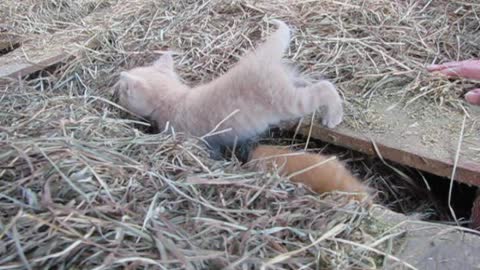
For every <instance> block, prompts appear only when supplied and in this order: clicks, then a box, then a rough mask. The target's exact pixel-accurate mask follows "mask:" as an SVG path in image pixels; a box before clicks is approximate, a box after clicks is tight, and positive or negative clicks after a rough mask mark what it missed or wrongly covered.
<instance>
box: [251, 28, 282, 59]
mask: <svg viewBox="0 0 480 270" xmlns="http://www.w3.org/2000/svg"><path fill="white" fill-rule="evenodd" d="M271 22H272V23H273V24H275V25H276V26H277V27H278V29H277V31H275V32H274V33H272V34H271V35H270V36H269V37H268V38H267V40H266V41H265V43H263V44H262V45H260V46H259V47H258V48H257V50H256V52H257V55H259V56H260V57H265V58H267V59H272V58H274V59H281V58H282V56H283V54H284V53H285V51H286V50H287V49H288V47H289V45H290V27H288V25H287V24H286V23H285V22H283V21H281V20H276V19H274V20H272V21H271Z"/></svg>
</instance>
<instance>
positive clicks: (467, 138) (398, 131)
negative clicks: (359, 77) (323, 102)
mask: <svg viewBox="0 0 480 270" xmlns="http://www.w3.org/2000/svg"><path fill="white" fill-rule="evenodd" d="M391 104H392V102H389V101H388V100H387V99H383V100H381V101H380V102H377V103H374V104H372V105H371V106H370V108H368V110H367V111H368V112H367V113H370V114H373V115H375V116H377V117H375V118H374V119H373V120H372V119H370V120H369V121H366V120H365V118H366V117H364V116H362V115H354V116H353V117H352V116H349V117H347V118H346V120H345V123H343V124H342V125H340V126H339V127H337V128H335V129H327V128H324V127H322V126H321V125H320V124H318V123H319V121H315V122H316V123H315V124H313V126H311V129H310V124H309V121H307V120H305V123H303V125H302V126H301V128H300V133H301V134H302V135H305V136H307V135H308V134H309V133H311V137H312V138H315V139H319V140H322V141H325V142H328V143H331V144H334V145H338V146H342V147H346V148H350V149H353V150H356V151H359V152H363V153H365V154H368V155H372V156H378V154H380V155H381V156H382V157H383V158H384V159H386V160H390V161H394V162H397V163H400V164H403V165H406V166H410V167H413V168H416V169H419V170H422V171H426V172H429V173H432V174H435V175H439V176H443V177H448V178H450V177H451V174H452V170H453V167H454V162H455V155H456V153H457V148H458V141H459V138H460V131H461V127H462V122H463V115H462V114H461V113H460V112H457V111H454V110H449V109H445V110H438V108H433V107H431V106H430V105H428V104H422V103H421V102H420V103H419V104H417V105H415V106H413V107H407V108H393V109H392V108H391ZM436 110H437V111H436ZM469 111H470V112H469V113H470V118H468V119H467V121H466V125H465V131H464V134H463V135H464V136H463V138H462V147H461V148H460V152H459V154H460V156H459V160H458V163H457V167H456V173H455V176H454V179H455V180H458V181H460V182H463V183H466V184H469V185H475V186H480V123H479V122H480V121H479V120H480V107H474V106H472V107H470V108H469ZM378 116H380V117H378ZM354 117H356V118H357V120H353V118H354ZM358 122H368V123H367V124H358ZM374 145H376V146H377V149H378V152H377V150H376V149H375V147H374Z"/></svg>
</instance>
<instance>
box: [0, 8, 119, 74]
mask: <svg viewBox="0 0 480 270" xmlns="http://www.w3.org/2000/svg"><path fill="white" fill-rule="evenodd" d="M109 12H110V9H102V10H98V11H95V12H93V13H91V14H90V15H88V16H86V17H85V18H84V21H83V23H82V24H83V26H82V27H81V29H78V28H75V27H69V28H67V29H64V30H60V31H58V32H55V33H53V34H50V35H38V36H32V37H30V38H29V39H28V40H27V41H24V42H23V43H22V45H21V47H20V48H17V49H15V50H14V51H12V52H10V53H8V54H6V55H3V56H1V57H0V78H7V77H10V78H18V77H23V76H25V75H28V74H31V73H33V72H36V71H39V70H43V69H45V68H47V67H49V66H52V65H55V64H58V63H61V62H64V61H66V60H67V59H69V58H71V57H74V56H76V55H78V54H79V53H80V52H81V51H82V47H87V48H94V47H95V46H98V44H99V42H97V40H95V38H94V37H92V34H91V33H92V32H93V31H90V32H87V31H85V30H86V29H89V30H91V29H92V28H93V27H99V25H102V23H101V20H102V19H103V18H105V16H104V14H107V13H109Z"/></svg>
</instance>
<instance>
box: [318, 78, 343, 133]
mask: <svg viewBox="0 0 480 270" xmlns="http://www.w3.org/2000/svg"><path fill="white" fill-rule="evenodd" d="M329 86H330V87H328V88H326V90H327V91H330V95H329V100H328V102H327V104H328V105H327V110H326V112H325V115H324V116H323V118H322V124H323V125H324V126H327V127H328V128H334V127H336V126H338V125H339V124H340V123H341V122H342V121H343V102H342V98H341V97H340V95H339V94H338V92H337V90H336V89H335V86H334V85H333V84H331V83H330V85H329Z"/></svg>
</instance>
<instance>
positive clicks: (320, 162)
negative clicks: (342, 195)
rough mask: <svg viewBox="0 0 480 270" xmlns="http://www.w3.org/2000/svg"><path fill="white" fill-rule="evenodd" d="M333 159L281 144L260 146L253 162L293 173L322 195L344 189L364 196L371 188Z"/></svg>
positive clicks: (252, 163)
mask: <svg viewBox="0 0 480 270" xmlns="http://www.w3.org/2000/svg"><path fill="white" fill-rule="evenodd" d="M329 158H330V157H327V156H324V155H321V154H310V153H305V152H303V153H302V152H295V151H292V150H289V149H285V148H283V147H278V146H269V145H259V146H258V147H256V148H255V149H254V150H253V152H252V154H251V157H250V161H249V164H251V165H253V166H256V167H257V168H259V169H262V170H271V169H273V168H274V167H276V168H278V169H279V171H280V173H281V175H283V176H291V178H290V180H291V181H293V182H298V183H303V184H305V185H306V186H308V187H310V188H311V189H312V190H313V191H315V192H316V193H319V194H320V193H324V192H331V191H343V192H349V193H352V194H354V198H356V199H359V200H362V199H364V197H365V196H366V195H368V193H369V189H368V188H367V187H366V186H365V185H363V184H362V183H361V182H360V181H359V180H358V179H357V178H355V177H354V176H353V175H352V174H351V173H350V172H349V171H348V170H347V169H346V168H345V167H344V166H343V165H342V163H341V162H339V161H338V160H337V159H333V160H329ZM303 170H304V171H303Z"/></svg>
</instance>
